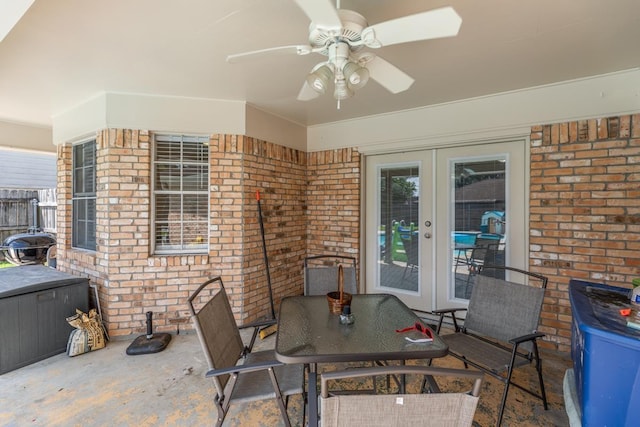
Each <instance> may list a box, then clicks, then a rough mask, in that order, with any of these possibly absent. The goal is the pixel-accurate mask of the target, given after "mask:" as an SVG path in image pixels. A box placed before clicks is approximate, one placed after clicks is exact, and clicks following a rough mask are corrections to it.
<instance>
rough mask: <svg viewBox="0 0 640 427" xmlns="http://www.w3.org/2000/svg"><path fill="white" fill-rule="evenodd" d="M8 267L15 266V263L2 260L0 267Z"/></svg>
mask: <svg viewBox="0 0 640 427" xmlns="http://www.w3.org/2000/svg"><path fill="white" fill-rule="evenodd" d="M7 267H15V265H13V264H11V263H10V262H8V261H0V268H7Z"/></svg>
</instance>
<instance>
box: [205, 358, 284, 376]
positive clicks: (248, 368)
mask: <svg viewBox="0 0 640 427" xmlns="http://www.w3.org/2000/svg"><path fill="white" fill-rule="evenodd" d="M283 365H284V363H282V362H278V361H277V360H267V361H265V362H258V363H251V364H249V365H237V366H231V367H229V368H223V369H211V370H209V371H207V373H206V374H205V376H206V377H207V378H208V377H217V376H220V375H228V374H236V373H237V374H242V373H245V372H255V371H263V370H265V369H268V368H275V367H276V366H283Z"/></svg>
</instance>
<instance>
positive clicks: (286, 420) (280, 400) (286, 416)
mask: <svg viewBox="0 0 640 427" xmlns="http://www.w3.org/2000/svg"><path fill="white" fill-rule="evenodd" d="M268 371H269V377H270V378H271V384H273V391H274V392H275V394H276V400H277V401H278V406H279V407H280V412H281V413H282V418H283V420H284V425H285V426H286V427H291V421H289V414H287V406H286V405H285V403H284V399H283V398H282V393H281V392H280V386H279V385H278V379H277V378H276V373H275V372H274V370H273V368H269V369H268Z"/></svg>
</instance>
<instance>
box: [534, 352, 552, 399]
mask: <svg viewBox="0 0 640 427" xmlns="http://www.w3.org/2000/svg"><path fill="white" fill-rule="evenodd" d="M533 354H534V355H535V358H536V371H538V381H539V382H540V395H541V396H542V404H543V406H544V410H545V411H546V410H548V409H549V405H548V404H547V393H546V392H545V390H544V381H543V379H542V359H540V353H539V352H538V343H537V342H536V341H533Z"/></svg>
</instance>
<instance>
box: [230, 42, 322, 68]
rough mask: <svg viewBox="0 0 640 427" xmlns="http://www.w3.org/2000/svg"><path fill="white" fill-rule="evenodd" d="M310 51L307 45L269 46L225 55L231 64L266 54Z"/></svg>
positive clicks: (306, 52)
mask: <svg viewBox="0 0 640 427" xmlns="http://www.w3.org/2000/svg"><path fill="white" fill-rule="evenodd" d="M311 52H313V48H312V47H311V46H307V45H293V46H279V47H270V48H268V49H260V50H252V51H250V52H243V53H235V54H233V55H229V56H227V62H229V63H232V64H233V63H237V62H242V61H245V60H250V59H256V58H260V57H262V56H268V55H293V54H295V55H308V54H310V53H311Z"/></svg>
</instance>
